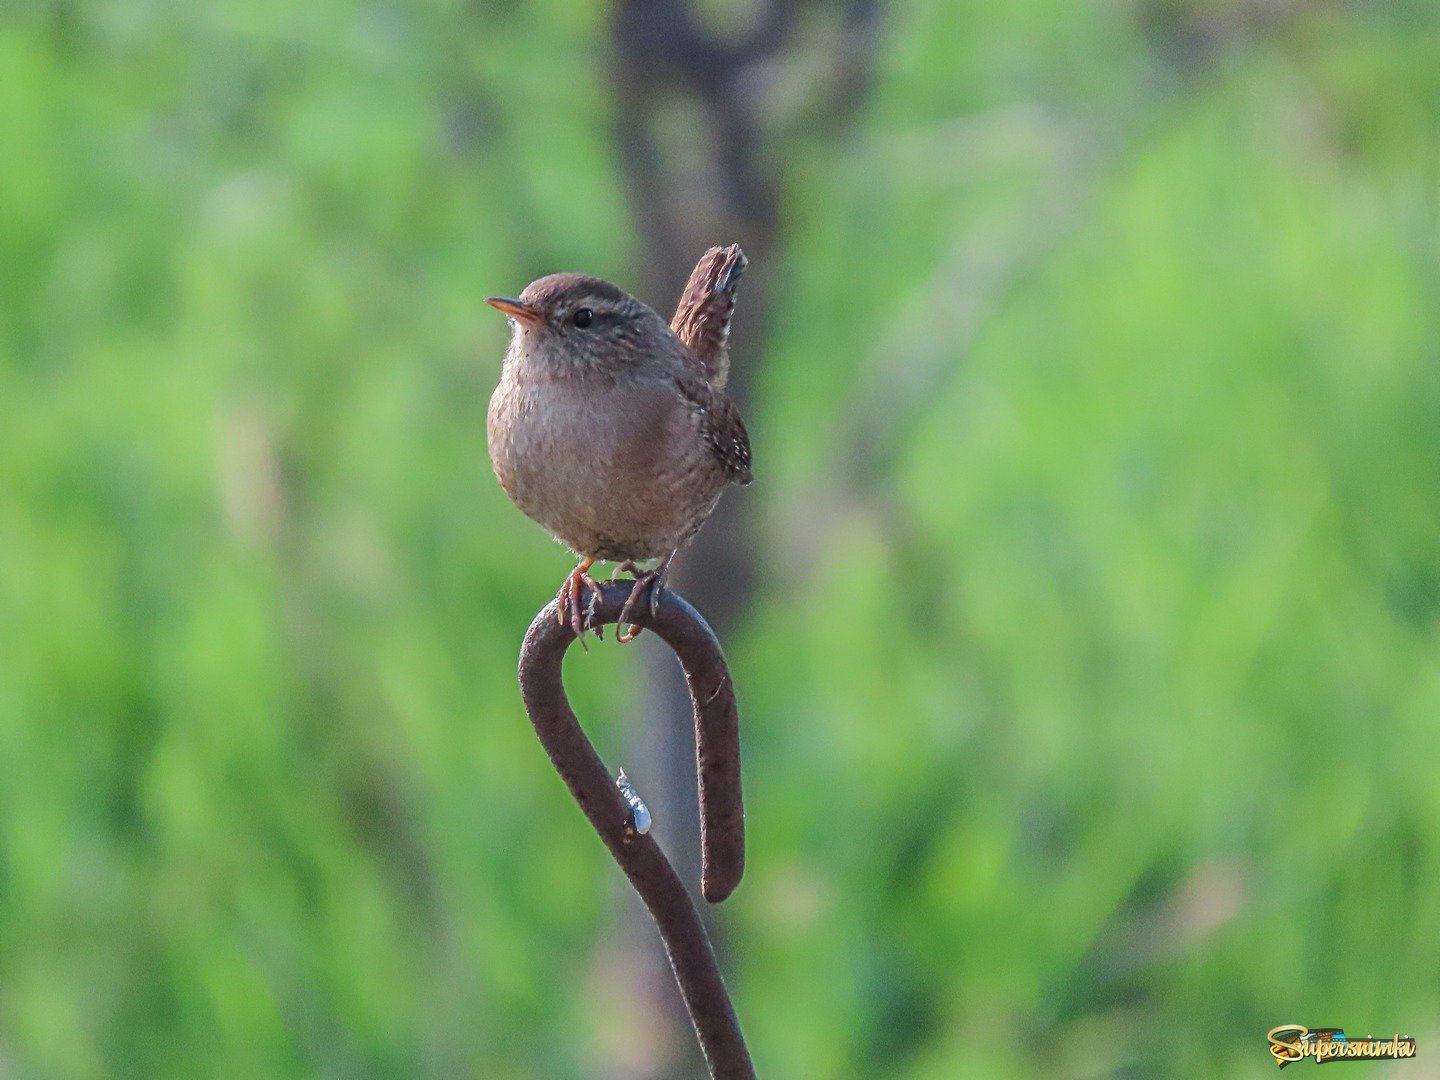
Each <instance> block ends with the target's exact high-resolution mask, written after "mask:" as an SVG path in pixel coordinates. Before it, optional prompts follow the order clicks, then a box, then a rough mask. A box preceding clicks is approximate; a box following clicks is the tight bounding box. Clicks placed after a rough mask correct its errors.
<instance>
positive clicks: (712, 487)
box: [488, 373, 724, 559]
mask: <svg viewBox="0 0 1440 1080" xmlns="http://www.w3.org/2000/svg"><path fill="white" fill-rule="evenodd" d="M488 429H489V430H488V436H489V438H488V441H489V447H490V456H491V461H492V463H493V465H494V468H495V474H496V476H497V477H498V478H499V480H500V483H501V485H502V486H503V487H504V489H505V491H506V492H507V493H508V494H509V495H510V497H511V499H512V500H514V502H515V504H516V505H517V506H519V508H520V509H521V510H523V511H524V512H525V513H526V514H527V515H529V516H530V517H532V518H534V519H535V520H536V521H538V522H539V523H540V524H542V525H544V526H545V527H546V528H548V529H549V530H550V531H551V532H552V533H554V534H555V535H556V536H557V537H559V538H560V539H561V540H563V541H565V542H566V543H567V544H569V545H570V546H571V547H572V548H574V549H575V550H576V551H579V552H581V553H583V554H586V555H593V556H595V557H597V558H603V559H626V558H632V559H645V558H654V557H657V556H660V555H663V554H666V553H667V552H668V551H669V550H671V549H672V548H673V547H675V546H676V545H677V544H679V543H680V542H681V540H682V539H683V538H684V537H685V536H686V535H687V534H688V533H689V532H690V531H691V530H692V529H693V528H694V527H695V526H696V525H697V524H698V522H699V521H700V520H703V518H704V517H705V516H706V515H707V514H708V513H709V511H710V509H711V507H713V505H714V502H715V499H716V498H717V497H718V495H719V493H720V490H721V489H722V488H723V487H724V480H723V478H722V477H720V476H719V475H718V473H717V470H716V469H715V468H714V467H713V464H712V463H711V460H710V458H709V455H708V454H707V453H706V450H705V446H704V443H703V440H702V439H701V437H700V433H699V429H698V426H697V424H696V421H695V417H694V416H693V415H692V414H691V412H690V410H689V409H687V408H686V407H685V406H684V403H683V402H682V400H681V399H680V397H679V396H678V395H677V394H676V393H675V392H674V390H673V388H672V387H671V386H670V385H669V384H668V383H667V382H666V381H664V380H653V381H629V382H627V381H620V382H603V381H599V380H597V381H595V382H593V383H583V382H580V381H578V380H545V379H525V378H519V377H515V376H514V375H513V374H511V373H507V375H506V377H502V379H501V382H500V385H499V386H498V387H497V388H496V391H495V394H494V396H493V397H492V399H491V402H490V414H489V424H488Z"/></svg>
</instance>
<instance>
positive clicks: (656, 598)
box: [615, 563, 665, 645]
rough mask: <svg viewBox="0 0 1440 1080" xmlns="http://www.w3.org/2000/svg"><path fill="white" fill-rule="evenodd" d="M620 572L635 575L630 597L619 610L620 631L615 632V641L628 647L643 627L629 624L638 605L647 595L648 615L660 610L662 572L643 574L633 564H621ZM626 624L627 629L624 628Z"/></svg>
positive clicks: (662, 585) (663, 588) (662, 591)
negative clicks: (624, 571)
mask: <svg viewBox="0 0 1440 1080" xmlns="http://www.w3.org/2000/svg"><path fill="white" fill-rule="evenodd" d="M620 569H622V570H628V571H629V572H630V573H632V574H634V575H635V585H634V586H633V587H632V588H631V590H630V595H629V596H627V597H626V598H625V606H624V607H622V608H621V609H620V620H619V623H620V626H621V627H622V629H619V630H616V631H615V640H616V641H618V642H620V644H621V645H628V644H630V642H632V641H634V640H635V639H636V638H637V637H639V636H640V633H641V631H642V630H643V629H644V627H641V626H636V625H635V624H634V623H631V622H630V619H631V617H632V616H634V614H635V612H636V611H638V610H639V608H640V604H641V602H642V601H643V600H645V596H646V594H647V593H648V594H649V606H650V614H651V615H652V616H653V615H654V614H655V613H656V612H657V611H659V610H660V597H661V595H662V594H663V593H664V591H665V581H664V571H663V568H662V569H660V570H649V571H646V572H644V573H642V572H641V571H640V568H639V567H637V566H636V565H635V564H634V563H623V564H622V565H621V567H620ZM627 624H628V629H627V628H625V627H626V626H627Z"/></svg>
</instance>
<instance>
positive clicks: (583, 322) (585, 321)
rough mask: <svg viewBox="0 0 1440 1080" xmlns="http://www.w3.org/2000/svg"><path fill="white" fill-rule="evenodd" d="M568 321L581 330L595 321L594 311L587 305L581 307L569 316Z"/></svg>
mask: <svg viewBox="0 0 1440 1080" xmlns="http://www.w3.org/2000/svg"><path fill="white" fill-rule="evenodd" d="M570 321H571V322H573V323H574V324H575V325H576V326H578V327H579V328H580V329H581V330H584V329H585V328H586V327H587V326H589V325H590V324H591V323H592V322H594V321H595V312H593V311H591V310H590V309H589V308H588V307H582V308H581V309H580V310H579V311H577V312H575V314H574V315H572V316H570Z"/></svg>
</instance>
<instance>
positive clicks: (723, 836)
mask: <svg viewBox="0 0 1440 1080" xmlns="http://www.w3.org/2000/svg"><path fill="white" fill-rule="evenodd" d="M629 593H630V583H629V582H615V583H613V584H610V583H607V584H604V585H602V586H601V590H600V597H599V602H598V603H597V605H596V608H595V618H594V621H595V623H597V624H600V625H604V624H606V623H614V622H616V621H617V620H618V619H619V616H620V609H621V607H622V606H623V605H624V603H625V600H626V598H627V597H628V595H629ZM635 622H636V623H637V624H639V625H641V626H644V627H645V628H646V629H648V630H653V631H654V632H655V634H656V636H657V637H659V638H660V639H661V640H662V641H664V642H665V643H666V644H667V645H669V646H670V648H671V649H672V650H674V652H675V655H676V656H677V657H678V658H679V660H680V665H681V667H682V668H684V671H685V680H686V684H687V686H688V687H689V690H690V700H691V703H692V705H693V709H694V714H695V755H696V763H697V766H698V778H699V793H700V822H701V853H702V860H703V861H702V866H703V870H702V876H701V887H702V891H703V894H704V896H705V898H706V899H707V900H710V901H711V902H712V903H713V902H718V901H720V900H723V899H724V898H725V897H727V896H729V895H730V893H731V891H732V890H733V889H734V888H735V886H736V885H738V884H739V882H740V877H741V874H742V873H743V872H744V867H745V831H744V830H745V822H744V810H743V807H742V803H741V794H740V726H739V718H738V714H737V712H736V708H735V694H734V690H733V687H732V684H731V681H730V672H729V669H728V668H727V666H726V664H725V656H724V653H723V652H722V651H721V649H720V643H719V641H717V640H716V638H715V634H714V632H713V631H712V630H711V629H710V627H709V626H708V625H707V624H706V622H705V620H704V619H702V618H701V617H700V616H699V615H698V614H697V613H696V611H695V609H694V608H692V607H691V606H690V605H689V604H688V603H686V602H685V600H683V599H682V598H681V597H679V596H677V595H676V594H675V593H673V592H671V591H669V590H667V591H666V592H665V594H664V596H663V597H662V599H661V601H660V604H659V609H658V611H657V612H656V613H655V614H654V615H653V616H651V615H649V614H648V613H646V614H644V615H643V616H642V617H640V618H638V619H636V620H635ZM574 640H575V635H574V633H573V632H572V631H571V630H570V628H569V627H568V626H566V625H562V624H561V623H560V621H559V620H558V619H557V617H556V606H555V603H554V602H553V601H552V602H551V603H550V604H548V605H547V606H546V607H545V608H544V609H543V610H542V611H541V612H540V614H538V615H537V616H535V621H534V622H533V623H531V624H530V629H529V631H528V632H527V633H526V635H525V641H524V644H523V645H522V646H521V648H520V692H521V695H522V696H523V697H524V699H525V709H526V711H527V712H528V713H529V715H530V722H531V724H533V725H534V727H535V733H536V735H538V736H539V738H540V742H541V744H542V745H543V746H544V747H545V752H546V753H547V754H549V755H550V760H551V762H552V763H553V764H554V766H555V771H556V772H558V773H559V774H560V778H561V779H562V780H564V781H565V786H566V787H568V788H569V789H570V794H571V795H573V796H574V798H575V801H576V802H577V803H578V804H579V805H580V809H581V810H582V811H583V812H584V814H585V816H586V817H587V818H589V820H590V824H591V825H592V826H593V827H594V829H595V831H596V832H597V833H599V835H600V839H601V840H602V841H604V843H605V846H606V847H607V848H609V849H610V854H611V855H612V856H614V858H615V861H616V862H617V863H619V864H620V869H621V870H623V871H624V872H625V876H626V877H627V878H629V879H630V884H631V885H633V886H634V888H635V891H636V892H637V893H639V894H640V898H641V900H643V901H644V903H645V906H646V908H648V909H649V911H650V915H651V917H652V918H653V919H654V920H655V925H656V926H657V927H658V928H659V930H660V937H661V940H662V941H663V942H664V944H665V951H666V954H667V955H668V956H669V958H670V965H671V967H672V968H673V970H674V972H675V979H676V981H677V982H678V983H679V984H680V993H681V995H682V996H683V997H684V999H685V1007H686V1008H687V1009H688V1010H689V1013H690V1020H691V1023H693V1024H694V1026H695V1034H696V1036H697V1037H698V1038H699V1040H700V1048H701V1050H702V1051H704V1054H705V1059H706V1061H707V1062H708V1064H709V1066H710V1073H711V1076H713V1077H716V1078H724V1080H744V1078H752V1080H753V1077H754V1076H755V1070H754V1068H753V1066H752V1065H751V1063H750V1055H749V1052H748V1051H747V1050H746V1048H745V1041H744V1038H743V1037H742V1036H741V1034H740V1023H739V1021H738V1020H737V1019H736V1016H735V1010H734V1008H733V1007H732V1005H731V1004H730V998H729V995H728V994H727V993H726V990H725V983H724V981H723V979H722V978H721V976H720V968H719V965H718V964H717V963H716V960H715V953H714V950H712V949H711V947H710V939H709V937H708V936H707V935H706V933H705V927H704V925H703V924H702V923H701V922H700V915H699V913H698V912H697V911H696V910H695V905H694V904H693V903H692V902H691V900H690V897H689V895H688V894H687V893H686V891H685V886H684V884H683V883H682V882H681V880H680V877H679V875H678V874H676V873H675V869H674V867H672V866H671V865H670V862H669V860H667V859H666V858H665V855H664V853H663V852H662V851H661V850H660V846H659V844H657V843H656V842H655V838H654V837H653V836H651V835H649V834H648V833H646V834H643V835H642V834H640V833H638V832H637V831H636V829H635V827H634V822H633V818H632V815H631V810H630V807H629V806H628V805H627V803H626V802H625V800H624V798H622V797H621V794H620V791H619V788H618V787H617V786H616V783H615V779H614V777H612V776H611V775H610V773H609V771H608V770H607V769H606V768H605V764H604V763H603V762H602V761H601V760H600V756H599V755H598V754H597V753H596V752H595V748H594V746H593V745H591V743H590V740H589V738H587V737H586V735H585V732H584V730H583V729H582V728H581V727H580V722H579V721H578V720H577V719H576V718H575V713H574V711H573V710H572V709H571V708H570V703H569V700H568V699H567V697H566V695H565V688H564V685H563V683H562V679H561V662H562V661H563V659H564V657H565V651H566V650H567V649H568V648H569V647H570V643H571V642H573V641H574Z"/></svg>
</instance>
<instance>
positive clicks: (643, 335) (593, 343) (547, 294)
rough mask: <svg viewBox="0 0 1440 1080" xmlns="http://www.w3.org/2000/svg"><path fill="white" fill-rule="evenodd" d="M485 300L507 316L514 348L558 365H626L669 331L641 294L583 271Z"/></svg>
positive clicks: (661, 342) (651, 349) (576, 367)
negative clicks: (515, 295) (590, 275)
mask: <svg viewBox="0 0 1440 1080" xmlns="http://www.w3.org/2000/svg"><path fill="white" fill-rule="evenodd" d="M485 302H486V303H487V304H489V305H490V306H491V307H493V308H497V309H499V310H500V311H503V312H504V313H505V315H506V316H507V317H508V318H509V320H510V325H511V327H512V329H513V331H514V337H513V338H512V345H511V350H512V353H518V354H520V355H524V356H526V357H527V358H530V359H531V360H535V361H538V362H540V363H544V364H546V365H554V366H555V367H556V368H557V369H560V370H569V371H580V370H586V369H589V370H602V371H615V370H622V369H625V368H628V367H631V366H635V365H638V364H639V363H640V362H641V361H642V360H643V359H644V358H645V356H647V355H648V354H650V353H652V352H654V351H656V349H658V348H661V347H663V345H664V344H665V341H666V339H667V338H669V337H670V336H671V335H670V328H669V327H668V326H666V325H665V322H664V320H662V319H661V318H660V316H658V315H657V314H655V312H654V311H652V310H651V309H650V308H648V307H646V306H645V305H644V304H642V303H641V302H640V301H639V300H636V299H635V298H634V297H633V296H631V295H630V294H629V293H627V292H625V291H624V290H622V289H620V288H618V287H617V286H615V285H612V284H610V282H608V281H604V280H602V279H600V278H595V277H587V276H586V275H584V274H551V275H550V276H548V277H543V278H539V279H538V280H536V281H532V282H531V283H530V284H529V285H527V286H525V290H524V291H523V292H522V293H521V294H520V295H519V296H518V297H514V298H511V297H506V296H491V297H488V298H487V299H486V301H485Z"/></svg>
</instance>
